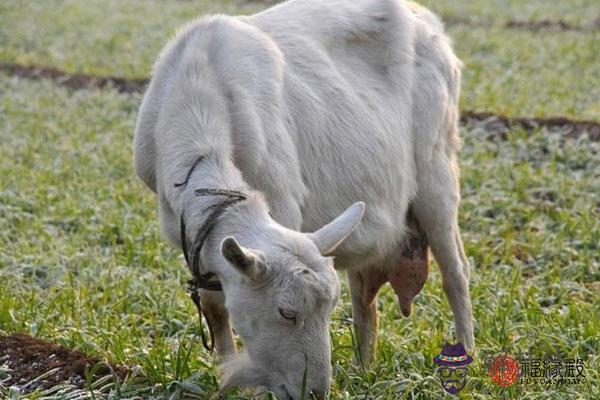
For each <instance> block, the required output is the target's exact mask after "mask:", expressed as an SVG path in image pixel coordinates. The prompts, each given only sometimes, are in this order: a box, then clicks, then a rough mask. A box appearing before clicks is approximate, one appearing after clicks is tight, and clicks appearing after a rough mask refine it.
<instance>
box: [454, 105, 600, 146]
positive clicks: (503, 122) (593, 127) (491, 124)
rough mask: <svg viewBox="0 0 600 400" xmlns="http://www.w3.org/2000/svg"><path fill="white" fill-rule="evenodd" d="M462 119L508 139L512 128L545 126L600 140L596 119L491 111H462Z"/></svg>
mask: <svg viewBox="0 0 600 400" xmlns="http://www.w3.org/2000/svg"><path fill="white" fill-rule="evenodd" d="M460 121H461V123H462V124H463V125H469V126H473V125H476V126H480V127H481V128H482V129H484V130H485V131H486V132H489V133H491V134H494V135H496V136H498V137H499V138H501V139H507V138H508V133H509V132H510V130H511V129H514V128H521V129H524V130H526V131H533V130H535V129H539V128H545V129H546V130H547V131H548V132H553V133H559V134H561V136H562V137H564V138H568V139H576V138H578V137H580V136H582V135H584V134H586V133H587V135H588V136H589V138H590V140H593V141H599V140H600V123H599V122H595V121H585V120H572V119H569V118H565V117H553V118H524V117H521V118H519V117H516V118H514V117H510V118H509V117H507V116H505V115H501V114H494V113H490V112H474V111H463V112H461V116H460Z"/></svg>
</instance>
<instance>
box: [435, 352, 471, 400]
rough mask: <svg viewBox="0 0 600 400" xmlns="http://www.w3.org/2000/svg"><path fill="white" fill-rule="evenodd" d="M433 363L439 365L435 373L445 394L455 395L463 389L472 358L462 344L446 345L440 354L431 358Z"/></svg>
mask: <svg viewBox="0 0 600 400" xmlns="http://www.w3.org/2000/svg"><path fill="white" fill-rule="evenodd" d="M433 362H434V363H436V364H437V365H439V367H438V368H437V370H436V371H437V373H438V375H439V376H440V380H441V383H442V387H443V388H444V390H445V391H446V392H448V393H450V394H454V395H455V394H457V393H458V392H460V391H461V390H462V389H463V388H464V387H465V385H466V384H467V373H468V372H469V367H468V365H469V364H471V363H472V362H473V358H472V357H471V356H470V355H468V354H467V351H466V350H465V346H463V344H462V343H456V344H449V343H446V344H445V345H444V347H443V348H442V351H441V353H440V354H438V355H437V356H435V357H434V358H433Z"/></svg>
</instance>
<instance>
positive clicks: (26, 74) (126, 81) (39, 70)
mask: <svg viewBox="0 0 600 400" xmlns="http://www.w3.org/2000/svg"><path fill="white" fill-rule="evenodd" d="M0 71H2V72H4V73H6V74H8V75H12V76H19V77H22V78H28V79H39V78H48V79H52V80H54V81H56V82H58V83H60V84H61V85H63V86H66V87H68V88H70V89H86V88H100V89H103V88H110V87H113V88H115V89H117V90H118V91H119V92H123V93H134V92H138V93H139V92H142V91H143V90H144V89H145V87H146V84H147V83H148V80H147V79H135V78H121V77H116V76H92V75H88V74H70V73H68V72H65V71H61V70H59V69H56V68H51V67H43V66H39V65H19V64H7V63H0Z"/></svg>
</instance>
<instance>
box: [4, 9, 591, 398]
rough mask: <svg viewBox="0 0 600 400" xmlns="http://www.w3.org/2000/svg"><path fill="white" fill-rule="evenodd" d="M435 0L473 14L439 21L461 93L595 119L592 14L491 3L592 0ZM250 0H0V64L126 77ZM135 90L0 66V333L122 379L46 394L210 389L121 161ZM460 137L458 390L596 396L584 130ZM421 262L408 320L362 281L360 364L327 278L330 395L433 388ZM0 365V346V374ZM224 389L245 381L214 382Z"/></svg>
mask: <svg viewBox="0 0 600 400" xmlns="http://www.w3.org/2000/svg"><path fill="white" fill-rule="evenodd" d="M439 3H441V2H439V1H427V2H426V5H427V6H429V7H431V8H432V9H433V10H434V11H437V12H439V13H440V14H442V15H444V16H448V17H455V18H458V17H463V16H466V17H469V18H474V19H476V20H480V21H485V22H486V23H484V24H483V25H482V26H469V25H461V24H452V25H450V26H449V28H448V31H449V33H450V35H451V36H452V37H453V39H454V42H455V48H456V51H457V53H458V55H459V56H460V57H461V58H462V59H463V60H464V61H465V63H466V66H465V70H464V85H463V97H462V108H463V109H471V110H478V111H492V112H498V113H504V114H507V115H511V116H555V115H562V116H567V117H571V118H578V119H591V120H596V121H600V101H599V99H600V62H599V54H600V29H596V30H594V29H586V30H583V31H570V32H544V31H540V32H529V31H526V30H516V29H512V30H509V29H504V28H503V23H504V22H505V21H508V20H511V19H519V20H540V19H562V20H565V21H568V22H569V23H574V24H589V23H590V21H594V19H597V18H599V17H600V4H598V2H597V1H593V0H576V1H575V0H571V1H564V2H558V1H556V2H550V1H543V0H536V1H525V0H518V1H517V0H512V1H508V0H507V1H501V0H494V1H467V0H459V1H452V2H448V4H439ZM260 7H261V6H260V5H259V4H258V3H246V2H243V1H242V0H239V1H237V2H234V1H223V2H217V1H212V2H211V1H208V0H198V1H196V0H194V1H182V0H170V1H153V0H103V1H102V0H94V1H86V2H79V1H75V0H64V1H59V0H48V1H44V2H38V1H34V0H28V1H25V0H22V1H15V2H12V1H8V0H0V62H9V63H11V62H17V63H21V64H37V65H45V66H53V67H56V68H60V69H62V70H66V71H69V72H85V73H90V74H97V75H118V76H126V77H146V76H147V75H148V74H149V71H150V67H151V64H152V61H153V59H154V57H155V56H156V54H157V52H158V51H159V50H160V48H161V47H162V46H163V45H164V43H165V42H166V41H167V40H168V38H169V37H170V36H171V35H172V34H173V32H174V31H175V29H176V28H177V27H178V26H179V25H181V24H182V23H184V22H186V21H188V20H190V19H191V18H193V17H194V16H197V15H201V14H204V13H208V12H226V13H251V12H254V11H256V10H259V9H260ZM486 26H487V27H486ZM140 100H141V95H140V94H120V93H117V92H116V91H115V90H110V89H106V90H78V91H73V90H68V89H66V88H64V87H62V86H60V85H59V84H57V83H56V82H52V81H49V80H44V79H42V80H26V79H19V78H15V77H11V76H8V75H6V74H1V73H0V138H1V145H0V177H1V179H0V333H13V332H26V333H30V334H32V335H35V336H39V337H41V338H44V339H47V340H49V341H52V342H56V343H60V344H63V345H65V346H68V347H72V348H76V349H79V350H82V351H84V352H86V353H89V354H92V355H96V356H99V357H101V358H104V359H106V360H108V361H110V362H112V363H121V364H124V365H127V366H132V367H134V369H135V370H136V371H137V372H136V374H137V378H136V379H132V380H128V381H126V382H99V383H98V382H97V383H95V384H94V383H92V382H89V383H90V387H89V388H88V390H87V391H81V390H79V391H77V390H74V389H71V388H69V387H68V386H64V387H63V388H62V389H56V390H62V392H60V393H62V394H60V395H56V393H57V392H56V390H55V391H54V392H53V393H54V396H55V397H53V398H56V399H68V398H73V399H74V398H90V399H93V398H95V399H105V398H106V399H131V398H144V399H145V398H157V399H179V398H199V399H205V398H209V397H214V396H215V394H214V393H215V392H216V390H217V388H218V365H217V363H216V358H215V357H214V356H213V355H211V354H209V353H207V352H206V351H205V350H204V349H203V348H202V345H201V344H200V342H199V340H198V337H197V336H196V335H197V333H198V331H197V315H196V313H195V310H194V308H193V304H192V303H191V302H190V301H189V298H188V296H187V294H186V292H185V290H184V289H183V284H184V282H185V281H186V280H187V279H188V272H187V269H186V267H184V263H183V260H182V257H181V255H180V254H179V252H178V251H175V250H173V249H171V248H170V247H168V246H167V244H166V243H165V241H164V240H162V239H161V238H160V236H159V234H158V221H157V218H156V210H155V204H154V197H153V194H151V193H150V192H149V190H147V189H145V188H144V187H143V185H142V184H141V182H140V181H139V180H138V179H137V178H136V177H135V174H134V172H133V168H132V152H133V150H132V139H133V128H134V123H135V118H136V113H137V108H138V106H139V103H140ZM461 135H462V137H463V140H464V147H463V151H462V153H461V155H460V163H461V166H462V178H461V184H462V194H463V202H462V206H461V219H460V225H461V228H462V230H463V239H464V242H465V246H466V252H467V255H468V257H469V258H470V260H471V263H472V268H473V273H472V282H471V296H472V299H473V305H474V315H475V329H476V331H475V334H476V341H477V348H478V350H477V354H476V355H475V362H474V363H473V364H472V366H471V367H472V368H471V370H470V371H469V380H468V385H467V387H466V388H465V389H464V390H463V391H462V392H460V396H459V397H460V398H463V399H487V398H511V399H523V398H527V399H567V398H584V399H599V398H600V372H599V371H600V245H599V244H600V144H599V143H597V142H590V141H589V140H587V139H586V138H585V137H583V138H581V139H578V140H568V141H564V140H561V138H560V136H559V135H556V134H548V133H546V132H543V131H537V132H534V133H529V132H524V131H520V130H515V131H513V132H511V133H510V135H509V137H508V140H507V141H497V140H493V139H492V138H489V137H488V134H487V133H486V132H484V131H482V130H481V129H479V128H477V127H468V128H463V129H462V130H461ZM430 271H431V274H430V279H429V281H428V282H427V284H426V286H425V289H424V290H423V292H422V293H421V294H420V295H419V296H418V298H417V300H416V302H415V305H414V311H413V314H412V315H411V317H409V318H402V317H401V314H400V310H399V307H398V305H397V303H396V301H395V297H394V295H393V291H392V290H391V289H389V288H387V287H386V288H384V290H383V291H382V292H381V295H380V298H379V309H380V315H381V321H380V346H379V351H378V354H377V356H378V360H377V361H376V362H375V363H374V365H373V366H372V367H371V368H370V369H369V370H361V369H359V368H357V367H355V366H353V364H352V357H353V354H354V346H353V339H352V330H351V322H349V318H351V308H350V302H349V299H348V294H347V291H346V290H344V294H343V300H342V302H341V304H340V305H339V306H338V308H337V310H336V312H335V314H334V320H333V322H332V325H331V335H332V339H333V344H334V351H333V358H332V360H333V363H334V371H335V373H334V382H333V386H332V388H331V398H332V399H354V398H359V399H409V398H418V399H429V398H432V399H433V398H443V397H447V398H450V397H451V396H449V395H444V392H443V390H442V388H441V386H440V383H439V379H438V377H437V376H435V373H434V370H435V368H434V366H435V364H434V363H433V362H432V357H433V356H435V355H437V354H438V352H439V350H440V349H441V346H442V344H443V343H444V341H445V340H451V339H452V315H451V312H450V309H449V306H448V304H447V300H446V297H445V295H444V293H443V291H442V288H441V277H440V274H439V272H438V269H437V267H436V266H435V263H432V265H431V269H430ZM501 352H506V353H508V354H513V355H515V354H517V353H520V352H529V353H531V354H532V355H535V356H540V357H541V356H543V355H544V354H559V353H560V354H564V355H567V356H568V357H569V358H581V359H583V360H584V362H585V368H586V375H587V377H586V382H585V383H583V384H580V385H567V386H563V387H557V386H542V385H514V386H511V387H510V388H501V387H499V386H496V385H495V384H494V383H493V382H492V380H491V379H490V377H488V376H486V370H485V368H484V365H483V360H484V358H485V357H487V356H488V355H495V354H499V353H501ZM4 373H5V372H3V370H2V365H1V362H0V382H1V381H2V377H3V374H4ZM44 396H46V398H52V397H51V396H52V393H51V392H47V393H42V392H37V393H30V394H20V393H19V392H18V391H16V390H14V389H11V388H8V387H5V386H2V385H1V384H0V398H2V399H4V398H8V399H19V400H24V399H41V398H44ZM56 396H58V397H56ZM76 396H81V397H76ZM136 396H138V397H136ZM244 396H246V397H244ZM240 397H243V398H247V394H243V393H241V392H235V391H233V392H231V393H229V394H228V396H227V398H229V399H235V398H240Z"/></svg>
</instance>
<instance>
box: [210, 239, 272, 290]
mask: <svg viewBox="0 0 600 400" xmlns="http://www.w3.org/2000/svg"><path fill="white" fill-rule="evenodd" d="M221 254H223V257H225V259H226V260H227V262H229V264H231V265H232V266H233V267H235V269H237V270H238V271H239V272H241V273H242V274H244V275H246V276H248V277H249V278H252V279H253V280H256V279H258V278H259V277H260V276H262V275H263V273H264V271H265V269H266V267H265V264H264V263H263V262H262V261H261V260H260V259H259V258H258V257H257V256H256V255H254V254H253V253H252V251H251V250H249V249H246V248H244V247H242V246H240V244H239V243H238V242H237V241H236V240H235V238H233V237H232V236H229V237H226V238H225V239H223V242H221Z"/></svg>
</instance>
